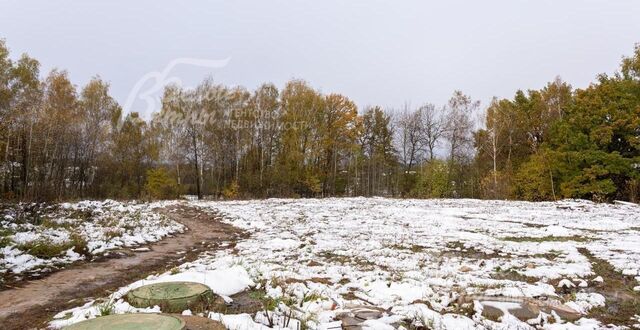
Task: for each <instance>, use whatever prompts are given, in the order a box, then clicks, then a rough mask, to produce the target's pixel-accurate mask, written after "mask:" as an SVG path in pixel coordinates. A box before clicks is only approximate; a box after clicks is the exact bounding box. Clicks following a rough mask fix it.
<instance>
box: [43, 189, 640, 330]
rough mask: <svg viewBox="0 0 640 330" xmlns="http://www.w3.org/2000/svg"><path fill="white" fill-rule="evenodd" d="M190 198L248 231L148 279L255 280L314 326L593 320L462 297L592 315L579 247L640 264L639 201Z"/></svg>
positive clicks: (591, 325)
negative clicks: (371, 316) (497, 314)
mask: <svg viewBox="0 0 640 330" xmlns="http://www.w3.org/2000/svg"><path fill="white" fill-rule="evenodd" d="M190 203H192V204H193V205H196V206H199V207H203V208H207V209H211V210H215V211H217V212H220V213H221V214H222V215H223V218H224V220H225V221H226V222H228V223H230V224H232V225H234V226H237V227H240V228H244V229H245V230H247V231H249V232H250V234H251V235H250V236H249V238H247V239H245V240H243V241H240V242H238V243H237V245H236V246H235V249H234V250H233V252H232V251H231V250H220V251H216V252H214V253H213V254H205V255H203V256H202V257H201V258H199V259H198V260H196V261H194V262H191V263H187V264H185V265H182V266H181V267H180V269H179V273H178V274H173V275H172V274H163V275H161V276H159V277H157V278H155V277H154V278H149V279H147V280H145V281H146V282H144V283H150V281H164V280H172V279H180V280H185V279H191V280H193V281H196V282H200V283H206V284H207V285H210V286H211V287H212V289H213V290H214V291H215V292H217V293H219V294H221V295H223V296H225V297H226V299H228V296H229V295H231V294H232V293H233V292H237V291H238V290H242V289H243V288H245V287H247V286H251V285H252V284H251V283H255V284H257V285H258V286H259V287H260V288H261V289H264V290H265V292H266V294H267V295H268V296H270V297H272V298H274V299H279V301H281V303H280V304H279V305H278V309H281V310H285V309H287V308H288V307H287V306H285V305H284V304H283V303H282V301H286V300H293V301H296V302H297V304H298V305H299V306H298V307H297V308H296V309H295V311H294V313H293V315H294V317H295V318H296V319H298V320H301V321H302V322H304V323H305V324H306V325H307V326H308V327H310V328H312V329H330V328H334V327H335V326H336V325H338V326H339V325H340V323H337V322H336V321H337V320H339V319H340V317H342V316H343V315H346V314H348V313H349V312H350V311H352V310H353V308H354V307H353V306H362V305H367V306H371V305H373V306H376V307H377V308H380V309H381V310H383V311H384V312H381V313H382V316H381V317H380V318H377V319H376V320H369V321H366V322H365V323H364V324H363V326H364V327H365V328H371V329H387V328H389V329H390V328H398V327H400V326H401V323H400V321H403V322H408V323H409V324H411V325H412V326H425V327H428V328H429V327H430V328H433V329H515V328H520V329H531V328H532V327H536V328H545V329H597V328H601V327H602V325H601V324H600V323H599V322H598V321H596V320H592V319H589V318H586V317H582V318H581V319H579V320H578V321H575V322H567V321H566V320H561V323H553V324H549V323H545V322H546V321H544V320H548V319H549V317H550V316H549V315H547V316H545V318H543V317H539V318H538V319H534V320H529V322H524V321H520V320H518V319H517V318H516V317H514V316H512V315H511V314H506V315H504V316H503V317H502V318H501V319H500V320H499V321H498V322H496V321H491V320H489V319H487V318H485V317H483V316H482V312H483V311H482V308H483V307H482V304H480V303H479V302H478V300H474V303H473V304H472V306H471V312H469V311H468V310H467V311H463V310H460V309H459V308H460V305H459V304H458V302H459V301H460V299H461V297H472V296H484V297H495V298H496V299H495V300H496V301H498V302H494V303H493V304H494V305H496V306H494V307H496V308H498V309H505V310H508V309H509V308H514V307H515V306H514V304H513V303H512V302H509V301H505V302H499V301H500V299H499V298H515V299H516V300H517V299H525V298H539V297H547V298H549V299H558V300H563V301H565V302H566V306H568V307H571V308H573V309H574V310H576V311H578V312H580V313H583V314H584V313H587V312H588V311H589V310H590V309H591V308H594V307H598V306H602V305H603V304H604V303H605V301H604V297H603V296H602V295H599V294H597V293H589V292H586V291H584V290H585V289H586V288H585V285H586V287H589V285H591V284H590V283H598V281H599V280H601V278H600V279H599V278H598V276H597V274H595V273H594V272H593V269H592V267H591V263H590V261H589V259H588V258H587V257H586V256H584V255H583V254H582V253H580V251H579V249H581V248H584V249H586V250H588V251H590V252H591V253H592V254H593V255H594V256H596V257H598V258H601V259H604V260H606V261H608V262H610V263H611V264H612V265H613V266H614V267H615V268H616V269H617V270H619V271H621V272H625V273H628V274H632V273H633V274H636V275H638V271H639V270H640V230H638V228H639V224H640V212H639V211H640V209H639V208H638V207H637V206H633V205H608V204H594V203H591V202H587V201H579V200H567V201H561V202H555V203H552V202H549V203H528V202H506V201H479V200H397V199H385V198H345V199H337V198H329V199H304V200H303V199H294V200H288V199H269V200H260V201H232V202H198V201H191V202H190ZM236 271H237V272H239V273H234V272H236ZM227 281H230V282H227ZM605 281H606V279H605ZM250 282H251V283H250ZM560 282H562V283H572V284H574V286H573V287H571V289H572V290H576V291H575V295H573V296H571V295H562V290H563V288H561V287H560V286H558V284H559V283H560ZM139 284H140V285H141V284H142V283H141V282H136V283H134V284H132V285H130V286H128V287H125V288H122V289H120V290H119V291H118V293H116V294H114V296H112V298H113V299H119V298H118V297H120V296H121V295H122V294H124V293H125V292H126V291H128V290H129V289H131V288H133V287H135V286H137V285H139ZM118 295H119V296H118ZM309 297H313V298H311V299H310V298H309ZM482 300H483V303H486V301H491V300H490V299H482ZM117 304H119V305H118V306H120V307H121V309H123V308H124V307H126V305H124V304H126V303H124V302H122V301H120V300H118V302H117ZM489 304H491V302H490V303H489ZM509 304H511V305H509ZM128 307H129V308H130V306H128ZM92 308H95V306H93V305H87V306H83V307H82V308H81V309H79V310H77V311H74V312H73V315H74V317H75V315H82V313H85V312H87V311H90V310H92ZM129 311H130V312H137V310H135V309H129ZM90 314H91V313H90ZM209 317H211V318H214V319H218V320H221V321H222V322H223V323H224V324H225V325H227V327H230V328H233V329H260V328H264V323H265V320H264V319H265V318H264V316H263V315H261V314H260V313H259V314H258V315H246V314H244V315H223V314H216V313H212V314H210V315H209ZM556 318H558V317H557V316H556ZM73 320H74V321H69V320H59V321H55V322H54V323H53V324H54V325H63V324H69V323H73V322H75V321H76V319H73ZM56 322H57V323H56ZM405 325H406V324H405ZM276 328H277V327H276Z"/></svg>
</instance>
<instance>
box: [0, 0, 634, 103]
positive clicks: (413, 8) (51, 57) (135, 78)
mask: <svg viewBox="0 0 640 330" xmlns="http://www.w3.org/2000/svg"><path fill="white" fill-rule="evenodd" d="M0 38H4V39H6V41H7V44H8V46H9V48H10V49H11V51H12V57H14V58H16V57H17V56H18V55H19V54H20V53H23V52H27V53H28V54H29V55H31V56H32V57H35V58H37V59H38V60H39V61H40V62H41V63H42V73H43V74H46V73H47V72H48V71H49V70H51V69H52V68H61V69H66V70H68V71H69V74H70V77H71V79H72V81H73V82H74V83H75V84H76V85H78V86H82V85H83V84H85V83H86V82H87V81H88V80H89V79H90V78H91V77H92V76H94V75H100V76H101V77H102V78H103V79H105V80H107V81H109V82H110V83H111V85H112V94H113V95H114V96H115V97H116V98H117V99H118V101H119V102H120V103H121V104H124V103H126V100H127V98H128V97H129V94H131V91H132V89H134V87H135V85H136V83H138V82H139V81H140V80H141V79H142V78H144V77H145V76H147V75H148V74H149V73H150V72H154V71H162V70H164V69H165V68H166V67H167V65H168V64H169V63H171V61H172V60H175V59H180V58H192V59H201V60H224V59H228V60H229V61H228V63H227V64H226V65H225V66H223V67H220V65H216V67H212V66H210V65H209V66H206V65H205V66H202V65H195V64H178V65H177V66H175V68H174V69H172V70H170V71H171V72H169V73H168V75H167V76H166V79H174V78H178V79H180V80H182V82H183V83H184V84H185V85H186V86H192V85H194V84H197V83H198V82H199V81H201V80H202V79H203V78H205V77H207V76H212V77H213V79H214V80H215V81H216V82H219V83H224V84H227V85H243V86H246V87H248V88H251V89H253V88H255V87H256V86H258V85H259V84H261V83H262V82H266V81H269V82H273V83H275V84H276V85H277V86H279V87H281V86H283V84H284V83H285V82H286V81H287V80H289V79H291V78H302V79H305V80H307V81H308V82H310V83H311V84H312V85H313V86H314V87H316V88H318V89H320V90H322V91H323V92H325V93H329V92H339V93H342V94H345V95H347V96H349V97H350V98H351V99H353V100H354V101H355V102H356V103H357V104H358V105H359V106H365V105H381V106H385V107H396V108H399V107H401V106H402V104H404V103H405V102H409V103H410V104H411V105H418V104H421V103H423V102H432V103H435V104H443V103H444V102H446V100H447V99H448V98H449V97H450V96H451V94H452V92H453V91H454V90H456V89H459V90H462V91H463V92H465V93H467V94H469V95H471V96H472V97H474V98H475V99H479V100H481V101H482V103H483V105H486V104H487V103H488V101H489V100H490V99H491V97H492V96H498V97H511V96H512V95H513V93H514V92H515V91H516V90H517V89H537V88H541V87H542V86H544V84H545V83H546V82H548V81H550V80H552V79H553V78H554V77H555V76H556V75H560V76H561V77H562V78H563V79H564V80H566V81H568V82H569V83H571V84H572V85H573V86H574V87H585V86H587V85H588V84H589V82H591V81H593V79H594V77H595V75H596V74H598V73H602V72H613V71H614V70H616V69H617V67H618V64H619V62H620V59H621V57H622V56H623V55H629V54H631V52H632V50H633V45H634V43H636V42H640V1H638V0H618V1H612V0H609V1H606V0H602V1H592V0H555V1H551V0H536V1H533V0H530V1H524V0H504V1H444V0H442V1H437V2H435V1H418V0H416V1H391V0H389V1H372V0H367V1H353V0H352V1H339V0H323V1H266V0H260V1H258V0H256V1H172V2H168V1H157V0H156V1H130V0H129V1H113V0H110V1H85V0H77V1H49V0H43V1H24V0H23V1H6V0H0ZM215 63H217V64H221V63H220V62H215ZM200 64H202V63H200ZM166 79H163V80H162V81H166ZM148 84H149V82H146V83H144V84H143V85H148ZM145 88H146V87H145ZM145 88H142V89H141V90H142V91H144V89H145ZM139 106H141V105H139V103H134V105H133V107H134V108H135V107H139Z"/></svg>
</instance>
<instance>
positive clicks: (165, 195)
mask: <svg viewBox="0 0 640 330" xmlns="http://www.w3.org/2000/svg"><path fill="white" fill-rule="evenodd" d="M145 191H146V193H147V194H148V195H149V197H151V198H154V199H174V198H177V197H178V196H179V195H180V189H179V187H178V184H177V183H176V180H175V179H174V178H173V177H171V176H170V175H169V173H167V171H166V170H165V169H163V168H158V169H150V170H148V171H147V184H146V185H145Z"/></svg>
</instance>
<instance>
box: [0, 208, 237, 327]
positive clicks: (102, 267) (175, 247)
mask: <svg viewBox="0 0 640 330" xmlns="http://www.w3.org/2000/svg"><path fill="white" fill-rule="evenodd" d="M158 211H159V212H161V213H163V214H166V215H167V216H169V217H171V218H172V219H174V220H176V221H178V222H180V223H182V224H184V225H185V226H187V227H188V228H189V229H188V230H187V231H186V232H185V233H182V234H178V235H176V236H173V237H168V238H165V239H163V240H161V241H159V242H156V243H153V244H151V245H149V248H150V249H151V251H148V252H138V253H131V254H130V255H127V256H125V257H122V258H117V259H106V260H102V261H99V262H82V263H79V264H75V265H73V266H71V267H69V268H66V269H63V270H60V271H58V272H55V273H52V274H50V275H48V276H47V277H45V278H43V279H39V280H34V281H29V282H26V283H23V285H22V286H21V287H19V288H14V289H10V290H4V291H0V324H2V329H21V330H23V329H41V328H45V327H46V326H47V323H48V321H49V320H50V319H51V317H52V316H53V315H55V314H57V313H58V312H60V311H62V310H65V309H68V308H72V307H75V306H78V305H82V304H83V303H84V301H85V300H86V299H90V298H96V297H102V296H106V295H108V294H110V293H112V292H113V291H115V290H117V289H118V288H120V287H122V286H124V285H127V284H129V283H131V282H134V281H136V280H139V279H143V278H145V277H146V276H148V275H150V274H154V273H158V272H163V271H166V270H168V269H170V268H172V267H175V266H177V265H180V264H182V263H184V262H187V261H191V260H194V259H196V258H197V257H198V255H199V254H200V253H201V252H203V251H214V250H217V249H221V248H225V249H228V248H233V247H234V246H235V242H236V241H237V240H238V239H241V238H243V237H245V235H246V234H245V233H244V232H242V231H241V230H239V229H237V228H235V227H233V226H231V225H228V224H224V223H222V222H221V221H220V220H221V218H220V217H218V216H217V215H215V214H213V213H207V212H204V211H202V210H200V209H198V208H195V207H191V206H186V205H185V204H180V205H176V206H172V207H169V208H166V209H160V210H158ZM222 243H227V244H222ZM221 245H224V247H222V246H221Z"/></svg>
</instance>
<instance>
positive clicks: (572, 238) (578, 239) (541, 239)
mask: <svg viewBox="0 0 640 330" xmlns="http://www.w3.org/2000/svg"><path fill="white" fill-rule="evenodd" d="M500 240H503V241H508V242H536V243H542V242H568V241H573V242H589V241H592V240H593V239H591V238H588V237H584V236H577V235H574V236H543V237H526V236H523V237H517V236H508V237H502V238H501V239H500Z"/></svg>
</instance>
